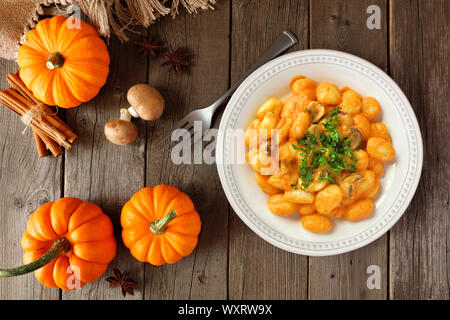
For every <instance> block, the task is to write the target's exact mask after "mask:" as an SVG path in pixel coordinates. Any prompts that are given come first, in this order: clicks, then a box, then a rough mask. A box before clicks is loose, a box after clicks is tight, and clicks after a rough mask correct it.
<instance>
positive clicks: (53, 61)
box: [47, 52, 64, 70]
mask: <svg viewBox="0 0 450 320" xmlns="http://www.w3.org/2000/svg"><path fill="white" fill-rule="evenodd" d="M63 64H64V57H63V56H62V54H61V53H59V52H53V53H52V54H50V55H49V56H48V59H47V68H49V69H50V70H53V69H57V68H61V67H62V66H63Z"/></svg>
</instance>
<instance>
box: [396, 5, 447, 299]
mask: <svg viewBox="0 0 450 320" xmlns="http://www.w3.org/2000/svg"><path fill="white" fill-rule="evenodd" d="M448 12H450V2H449V1H447V0H435V1H426V0H423V1H422V0H421V1H404V0H397V1H391V7H390V17H391V33H390V38H391V46H390V53H391V54H390V65H391V68H390V69H391V76H392V78H393V79H394V80H395V81H396V82H397V83H398V84H399V86H400V87H401V88H402V89H403V90H404V92H405V94H406V96H407V97H408V99H409V101H410V102H411V105H412V106H413V108H414V111H415V113H416V116H417V118H418V120H419V125H420V127H421V130H422V138H423V143H424V149H425V151H424V162H423V171H422V180H421V182H420V184H419V188H418V190H417V191H416V195H415V197H414V199H413V201H412V203H411V205H410V206H409V208H408V210H407V211H406V212H405V214H404V216H403V217H402V218H401V219H400V220H399V222H397V224H396V225H395V226H394V228H393V229H392V230H391V237H390V293H389V296H390V298H391V299H444V300H448V299H449V292H450V290H449V270H450V266H449V264H448V263H449V259H448V258H449V249H448V248H449V242H450V237H449V233H448V230H449V218H448V213H449V191H448V190H449V182H448V177H449V176H450V167H449V166H448V159H450V143H449V139H448V128H449V127H450V118H449V117H448V116H447V115H446V114H445V111H446V108H448V100H449V92H450V80H449V79H450V72H449V68H448V62H449V61H450V45H449V43H450V35H449V32H448Z"/></svg>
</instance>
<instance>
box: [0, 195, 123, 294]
mask: <svg viewBox="0 0 450 320" xmlns="http://www.w3.org/2000/svg"><path fill="white" fill-rule="evenodd" d="M21 243H22V248H23V249H24V251H25V253H24V256H23V262H24V263H25V264H26V265H24V266H21V267H17V268H14V269H6V270H5V269H0V277H13V276H18V275H22V274H26V273H29V272H32V271H35V276H36V278H37V279H38V280H39V282H40V283H42V284H43V285H45V286H47V287H51V288H56V287H58V288H61V289H63V290H73V289H78V288H80V287H82V286H84V285H85V284H86V283H88V282H92V281H94V280H96V279H98V278H99V277H101V276H102V275H103V273H105V271H106V268H107V267H108V264H109V263H110V262H111V260H112V259H113V258H114V257H115V255H116V240H115V238H114V234H113V226H112V223H111V220H110V219H109V217H108V216H107V215H105V214H104V213H103V211H102V209H100V207H99V206H97V205H95V204H93V203H90V202H83V201H82V200H80V199H77V198H62V199H60V200H58V201H56V202H47V203H46V204H43V205H42V206H40V207H39V208H38V209H37V210H36V211H35V212H34V213H33V214H32V215H31V217H30V219H29V220H28V224H27V229H26V230H25V232H24V234H23V236H22V242H21Z"/></svg>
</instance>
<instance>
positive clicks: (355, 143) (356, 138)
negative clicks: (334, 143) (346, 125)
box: [347, 128, 362, 150]
mask: <svg viewBox="0 0 450 320" xmlns="http://www.w3.org/2000/svg"><path fill="white" fill-rule="evenodd" d="M347 138H349V139H350V141H351V142H350V149H351V150H356V149H357V148H358V147H359V145H360V144H361V142H362V134H361V132H359V130H358V129H356V128H350V130H349V132H348V135H347Z"/></svg>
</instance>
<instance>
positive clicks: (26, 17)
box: [0, 0, 71, 60]
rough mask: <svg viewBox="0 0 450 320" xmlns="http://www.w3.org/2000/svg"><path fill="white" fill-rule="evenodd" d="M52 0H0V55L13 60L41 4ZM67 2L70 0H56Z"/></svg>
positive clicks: (40, 10) (32, 25) (40, 12)
mask: <svg viewBox="0 0 450 320" xmlns="http://www.w3.org/2000/svg"><path fill="white" fill-rule="evenodd" d="M53 2H54V1H53V0H0V57H2V58H6V59H9V60H15V59H16V56H17V49H18V48H19V44H20V42H21V41H22V40H23V36H24V34H25V33H26V32H27V31H28V30H29V29H30V28H33V27H34V26H35V24H36V23H37V20H38V16H39V14H42V6H41V5H42V4H46V5H48V4H50V3H53ZM57 2H58V3H67V2H71V0H58V1H57Z"/></svg>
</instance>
